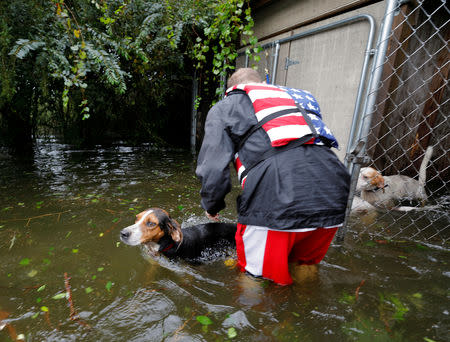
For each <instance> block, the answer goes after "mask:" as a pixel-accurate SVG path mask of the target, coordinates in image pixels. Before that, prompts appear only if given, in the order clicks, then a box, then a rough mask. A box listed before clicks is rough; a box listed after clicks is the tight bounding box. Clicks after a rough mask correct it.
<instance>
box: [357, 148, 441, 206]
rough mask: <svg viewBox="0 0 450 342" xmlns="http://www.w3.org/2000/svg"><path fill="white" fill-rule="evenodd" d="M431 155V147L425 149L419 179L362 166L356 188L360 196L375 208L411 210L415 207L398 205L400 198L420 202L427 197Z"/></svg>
mask: <svg viewBox="0 0 450 342" xmlns="http://www.w3.org/2000/svg"><path fill="white" fill-rule="evenodd" d="M432 155H433V147H432V146H429V147H428V148H427V150H426V151H425V155H424V157H423V160H422V163H421V165H420V169H419V179H418V180H416V179H414V178H411V177H408V176H404V175H392V176H383V175H382V174H381V173H380V172H379V171H377V170H375V169H374V168H372V167H363V168H362V169H361V171H360V174H359V178H358V183H357V186H356V190H357V191H360V192H361V198H362V199H363V200H365V201H367V202H368V203H370V204H372V205H373V206H375V207H377V208H384V209H396V210H402V211H408V210H413V209H415V207H399V206H398V204H399V202H400V201H402V200H419V201H421V202H422V204H423V203H424V202H425V201H426V200H427V199H428V196H427V193H426V191H425V183H426V169H427V166H428V163H429V162H430V160H431V156H432Z"/></svg>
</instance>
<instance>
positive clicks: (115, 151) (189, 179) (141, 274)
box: [0, 141, 450, 341]
mask: <svg viewBox="0 0 450 342" xmlns="http://www.w3.org/2000/svg"><path fill="white" fill-rule="evenodd" d="M194 169H195V162H194V158H193V156H192V155H190V154H189V152H186V151H173V150H163V149H156V148H153V147H152V146H150V145H144V146H140V147H128V146H123V145H121V144H118V145H117V146H113V147H102V146H99V147H97V148H95V149H91V150H77V149H73V148H71V146H68V145H61V144H58V143H57V142H54V141H53V142H50V143H40V144H39V148H38V149H37V150H36V153H35V155H34V159H33V160H23V159H20V158H10V157H8V156H6V155H4V154H2V157H1V158H0V192H1V194H2V196H1V197H0V254H1V260H2V263H1V264H0V289H1V290H0V321H1V323H0V340H1V341H8V340H11V339H13V338H25V339H27V340H30V341H42V340H45V341H61V340H65V341H66V340H67V341H70V340H73V341H98V340H100V341H226V340H234V341H249V340H252V341H324V340H326V341H362V340H367V341H374V340H379V341H387V340H392V341H423V340H424V339H425V338H428V339H430V340H435V341H444V340H446V339H447V337H446V336H447V331H448V329H449V307H448V296H449V293H448V280H449V277H450V268H449V257H448V252H447V251H446V250H444V249H435V248H429V247H427V246H424V245H421V244H417V243H412V242H406V241H390V242H388V241H382V240H381V241H380V240H378V241H372V240H369V239H366V240H365V241H363V242H360V241H359V240H358V242H356V241H353V240H352V238H351V236H348V238H347V240H346V243H345V245H344V246H341V247H339V246H333V247H332V248H331V249H330V251H329V253H328V255H327V256H326V258H325V260H324V261H323V262H322V264H321V265H320V266H319V272H318V273H317V274H310V275H307V276H303V281H302V282H301V283H296V284H294V285H293V286H290V287H280V286H276V285H274V284H271V283H269V282H266V281H264V280H257V279H252V278H248V277H247V276H245V275H243V274H240V273H239V272H238V271H237V270H236V269H234V268H233V262H232V261H231V260H230V256H227V253H221V254H218V255H212V256H211V257H210V258H209V260H207V261H205V262H204V263H202V264H198V265H193V264H189V263H187V262H184V261H169V260H167V259H164V258H159V259H152V258H149V257H148V256H147V255H146V254H145V251H144V250H143V249H141V248H139V247H130V246H125V245H123V244H121V243H119V240H118V233H119V231H120V229H121V228H123V227H125V226H127V225H129V224H131V223H132V222H133V220H134V215H135V214H136V213H138V212H140V211H142V210H144V209H145V208H148V207H153V206H158V207H162V208H165V209H166V210H168V211H169V212H170V213H171V215H172V216H173V217H174V218H176V219H177V220H178V221H179V222H183V225H184V226H186V225H191V224H196V223H199V222H206V220H205V218H204V217H203V210H202V209H201V208H200V206H199V201H200V200H199V196H198V191H199V183H198V181H197V180H196V179H195V177H194ZM238 192H239V187H238V186H237V185H236V186H235V188H234V189H233V194H232V195H231V196H228V197H229V198H228V199H227V201H228V202H227V204H228V207H227V209H226V210H225V211H224V212H223V213H222V217H223V219H224V220H228V221H233V220H234V217H235V210H234V197H235V196H236V195H237V194H238ZM228 252H229V251H228ZM229 254H230V253H229ZM233 257H234V255H233V252H231V259H232V258H233ZM66 293H69V294H70V296H67V295H65V294H66Z"/></svg>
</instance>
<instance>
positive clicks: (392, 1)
mask: <svg viewBox="0 0 450 342" xmlns="http://www.w3.org/2000/svg"><path fill="white" fill-rule="evenodd" d="M396 8H397V0H388V1H387V4H386V11H385V15H384V19H383V24H382V26H381V29H380V34H379V36H378V42H377V47H376V52H375V60H374V63H373V66H372V72H371V82H370V85H369V93H368V98H367V101H366V104H365V107H364V111H363V115H362V120H361V122H360V129H359V132H360V134H359V139H358V140H360V139H362V140H363V142H364V145H362V149H361V150H360V152H359V154H360V155H364V154H365V151H366V146H365V143H366V142H367V136H368V134H369V130H370V125H371V123H372V114H373V112H374V110H375V101H376V97H377V92H378V88H379V82H380V79H381V74H382V72H383V65H384V61H385V58H386V51H387V47H388V43H389V36H390V34H391V29H392V22H393V20H394V15H395V9H396ZM351 170H352V174H351V175H352V182H351V185H350V195H349V199H348V203H347V210H346V215H345V221H344V224H343V226H342V228H341V229H340V230H339V231H338V234H337V236H336V239H337V242H339V243H340V242H342V241H343V240H344V237H345V234H346V232H347V226H348V220H349V217H350V211H351V209H352V203H353V197H354V193H355V188H356V182H357V180H358V175H359V170H360V165H359V164H355V165H353V167H352V168H351Z"/></svg>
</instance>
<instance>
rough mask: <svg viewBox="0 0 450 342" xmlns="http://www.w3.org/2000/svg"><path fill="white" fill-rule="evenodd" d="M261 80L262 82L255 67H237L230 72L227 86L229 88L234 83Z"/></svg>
mask: <svg viewBox="0 0 450 342" xmlns="http://www.w3.org/2000/svg"><path fill="white" fill-rule="evenodd" d="M261 82H262V79H261V76H259V74H258V72H257V71H256V70H255V69H252V68H240V69H237V70H236V71H235V72H234V73H233V74H231V76H230V78H229V79H228V82H227V87H228V88H230V87H232V86H234V85H236V84H245V83H261Z"/></svg>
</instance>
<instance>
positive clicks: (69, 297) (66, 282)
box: [64, 272, 91, 329]
mask: <svg viewBox="0 0 450 342" xmlns="http://www.w3.org/2000/svg"><path fill="white" fill-rule="evenodd" d="M69 281H70V277H69V276H68V275H67V272H64V285H65V287H66V293H67V301H68V302H69V307H70V320H71V321H76V322H78V323H79V324H81V325H83V326H85V327H87V328H89V329H90V328H91V326H90V325H89V324H87V323H86V322H84V321H83V320H81V319H80V316H78V314H77V312H76V310H75V307H74V305H73V300H72V289H71V288H70V283H69Z"/></svg>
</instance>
